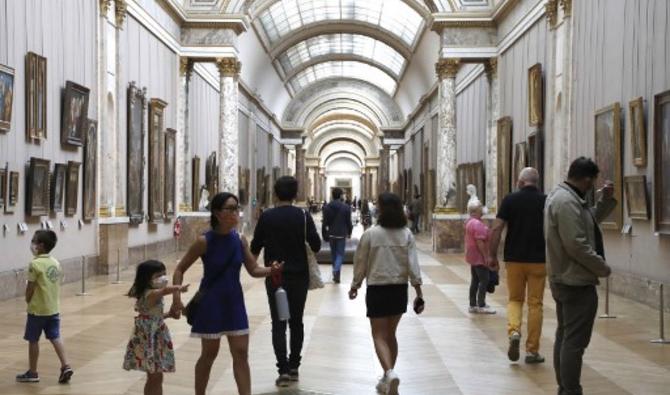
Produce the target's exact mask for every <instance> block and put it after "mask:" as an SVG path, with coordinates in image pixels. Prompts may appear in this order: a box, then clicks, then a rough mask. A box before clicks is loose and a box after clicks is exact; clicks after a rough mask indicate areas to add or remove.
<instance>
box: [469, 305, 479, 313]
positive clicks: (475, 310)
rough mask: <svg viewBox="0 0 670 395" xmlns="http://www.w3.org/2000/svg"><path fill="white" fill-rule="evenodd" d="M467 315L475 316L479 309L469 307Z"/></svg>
mask: <svg viewBox="0 0 670 395" xmlns="http://www.w3.org/2000/svg"><path fill="white" fill-rule="evenodd" d="M468 313H470V314H477V313H479V307H477V306H470V307H469V308H468Z"/></svg>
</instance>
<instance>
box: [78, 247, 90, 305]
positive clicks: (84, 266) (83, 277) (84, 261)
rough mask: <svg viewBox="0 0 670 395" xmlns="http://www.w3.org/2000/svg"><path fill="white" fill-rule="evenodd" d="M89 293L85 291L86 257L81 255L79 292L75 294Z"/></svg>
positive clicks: (83, 294)
mask: <svg viewBox="0 0 670 395" xmlns="http://www.w3.org/2000/svg"><path fill="white" fill-rule="evenodd" d="M87 295H90V294H89V293H87V292H86V257H85V256H82V257H81V292H77V296H87Z"/></svg>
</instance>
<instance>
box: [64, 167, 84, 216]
mask: <svg viewBox="0 0 670 395" xmlns="http://www.w3.org/2000/svg"><path fill="white" fill-rule="evenodd" d="M80 166H81V163H79V162H73V161H69V162H67V175H66V177H65V215H67V216H68V217H70V216H73V215H75V214H77V206H78V204H79V199H78V196H79V167H80Z"/></svg>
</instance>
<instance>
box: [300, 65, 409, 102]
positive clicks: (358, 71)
mask: <svg viewBox="0 0 670 395" xmlns="http://www.w3.org/2000/svg"><path fill="white" fill-rule="evenodd" d="M330 77H344V78H354V79H359V80H362V81H367V82H369V83H371V84H374V85H376V86H378V87H379V88H380V89H382V90H383V91H385V92H386V93H388V94H389V95H391V96H393V93H394V92H395V88H396V82H395V80H394V79H393V78H392V77H391V76H390V75H388V74H386V73H385V72H383V71H381V70H380V69H378V68H377V67H374V66H370V65H369V64H367V63H363V62H353V61H331V62H323V63H319V64H316V65H314V66H310V67H308V68H306V69H305V70H303V71H301V72H300V73H298V74H297V75H296V76H295V77H293V78H292V79H291V80H290V84H291V86H292V87H293V89H294V90H295V91H296V92H298V91H300V90H302V89H303V88H304V87H306V86H307V85H309V84H311V83H313V82H315V81H318V80H322V79H326V78H330Z"/></svg>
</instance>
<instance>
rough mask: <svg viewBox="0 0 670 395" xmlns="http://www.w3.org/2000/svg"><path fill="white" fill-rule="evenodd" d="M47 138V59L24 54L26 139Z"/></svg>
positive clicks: (37, 139)
mask: <svg viewBox="0 0 670 395" xmlns="http://www.w3.org/2000/svg"><path fill="white" fill-rule="evenodd" d="M46 138H47V58H45V57H43V56H40V55H38V54H36V53H34V52H28V53H27V54H26V139H27V140H28V141H37V142H39V141H40V140H42V139H46Z"/></svg>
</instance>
